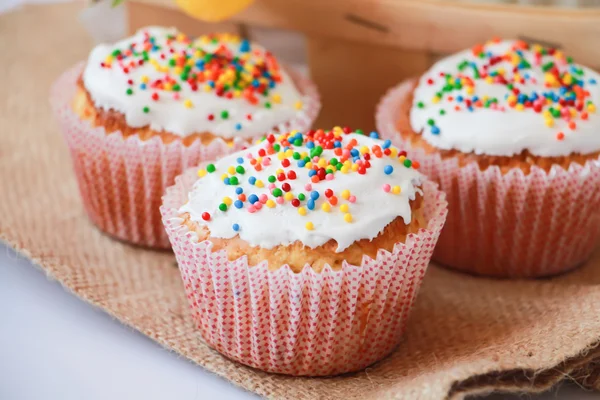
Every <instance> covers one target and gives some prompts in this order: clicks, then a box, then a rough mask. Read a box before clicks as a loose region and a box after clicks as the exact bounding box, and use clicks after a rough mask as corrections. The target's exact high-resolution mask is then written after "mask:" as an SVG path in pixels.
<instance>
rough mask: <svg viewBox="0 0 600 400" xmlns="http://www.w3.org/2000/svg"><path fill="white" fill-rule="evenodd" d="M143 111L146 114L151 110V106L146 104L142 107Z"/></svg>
mask: <svg viewBox="0 0 600 400" xmlns="http://www.w3.org/2000/svg"><path fill="white" fill-rule="evenodd" d="M142 111H143V112H144V113H146V114H148V113H149V112H150V107H148V106H146V107H144V108H142Z"/></svg>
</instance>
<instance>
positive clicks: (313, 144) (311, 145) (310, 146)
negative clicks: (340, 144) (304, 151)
mask: <svg viewBox="0 0 600 400" xmlns="http://www.w3.org/2000/svg"><path fill="white" fill-rule="evenodd" d="M306 147H308V148H309V149H312V148H313V147H315V142H308V143H306Z"/></svg>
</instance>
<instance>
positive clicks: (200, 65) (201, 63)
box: [196, 60, 204, 69]
mask: <svg viewBox="0 0 600 400" xmlns="http://www.w3.org/2000/svg"><path fill="white" fill-rule="evenodd" d="M196 68H198V69H204V61H203V60H198V61H196Z"/></svg>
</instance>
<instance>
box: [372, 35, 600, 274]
mask: <svg viewBox="0 0 600 400" xmlns="http://www.w3.org/2000/svg"><path fill="white" fill-rule="evenodd" d="M599 82H600V75H599V74H598V73H597V72H595V71H593V70H591V69H589V68H587V67H584V66H581V65H578V64H576V63H575V62H574V61H573V60H572V59H571V58H570V57H568V55H566V54H564V53H563V52H561V51H560V50H557V49H552V48H547V47H544V46H541V45H530V44H528V43H525V42H523V41H515V40H504V41H502V40H492V41H489V42H487V43H485V44H483V45H477V46H474V47H473V48H472V49H468V50H465V51H461V52H459V53H457V54H454V55H451V56H449V57H447V58H444V59H442V60H440V61H439V62H437V63H436V64H434V65H433V66H432V67H431V68H430V69H429V70H428V71H426V72H425V73H424V74H423V75H422V76H421V77H420V78H419V79H418V80H415V81H410V82H404V83H403V84H402V85H401V87H399V88H398V89H397V90H396V91H393V92H391V94H390V95H388V96H387V98H386V99H384V101H383V103H382V106H381V107H380V112H379V114H378V115H379V122H380V124H386V123H385V122H384V121H386V120H389V119H393V120H394V121H395V123H394V125H395V129H382V128H381V126H380V130H381V131H382V134H383V135H384V136H385V137H390V138H391V139H392V140H394V141H395V142H396V143H401V144H402V145H404V146H405V147H406V148H407V149H410V150H412V151H415V158H417V159H419V160H421V161H422V162H423V165H424V168H423V172H424V173H425V174H427V175H429V177H430V178H432V179H433V180H435V181H438V182H440V184H441V188H442V189H443V190H444V191H446V192H447V194H448V202H449V208H450V210H449V216H448V222H447V224H446V228H445V229H444V232H443V233H442V237H441V238H440V241H439V244H438V249H437V250H436V255H435V256H434V258H436V259H437V260H438V261H440V262H441V263H443V264H446V265H448V266H451V267H453V268H456V269H461V270H464V271H469V272H474V273H478V274H483V275H494V276H500V277H535V276H543V275H552V274H556V273H559V272H562V271H566V270H568V269H571V268H573V267H575V266H577V265H579V264H581V263H582V262H584V261H585V260H586V259H587V258H588V257H589V256H590V254H591V252H592V251H593V249H594V248H595V246H596V244H597V241H598V239H599V237H598V235H599V230H598V228H597V226H598V220H597V218H598V217H599V214H598V211H597V210H598V206H599V205H600V198H599V196H598V195H597V194H596V193H597V192H598V189H600V181H599V180H598V173H597V169H598V163H599V161H598V160H599V156H600V135H599V133H600V117H599V116H598V115H597V113H596V105H597V104H598V103H599V102H600V84H599ZM392 100H393V101H392ZM392 102H393V103H394V104H392ZM386 126H387V125H386ZM582 212H584V213H587V214H585V215H582V214H581V213H582ZM564 218H569V219H570V220H569V223H568V224H566V225H567V226H565V223H564Z"/></svg>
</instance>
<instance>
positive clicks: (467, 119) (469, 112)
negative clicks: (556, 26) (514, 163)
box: [410, 40, 600, 157]
mask: <svg viewBox="0 0 600 400" xmlns="http://www.w3.org/2000/svg"><path fill="white" fill-rule="evenodd" d="M599 103H600V75H599V74H598V73H597V72H595V71H592V70H590V69H588V68H586V67H582V66H580V65H577V64H575V63H573V60H572V59H570V58H569V57H566V56H565V55H564V54H563V53H562V52H560V51H559V50H556V49H551V48H545V47H542V46H539V45H531V46H530V45H528V44H526V43H525V42H521V41H498V40H495V41H490V42H488V43H486V44H485V45H479V46H475V47H473V48H472V49H469V50H465V51H462V52H460V53H457V54H454V55H452V56H450V57H448V58H444V59H442V60H441V61H439V62H438V63H436V64H435V65H433V67H431V69H430V70H429V71H427V72H426V73H425V74H424V75H423V76H422V77H421V78H420V80H419V83H418V86H417V87H416V89H415V91H414V100H413V106H412V109H411V114H410V122H411V126H412V128H413V130H414V131H415V132H421V133H422V135H423V137H424V139H425V140H427V142H429V143H430V144H432V145H433V146H435V147H437V148H440V149H444V150H450V149H456V150H459V151H461V152H463V153H470V152H473V153H475V154H486V155H494V156H512V155H515V154H519V153H521V152H523V151H525V150H527V151H529V152H530V153H532V154H534V155H538V156H545V157H552V156H564V155H568V154H571V153H581V154H588V153H593V152H597V151H598V150H600V116H599V115H598V114H597V113H596V107H597V104H599Z"/></svg>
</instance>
